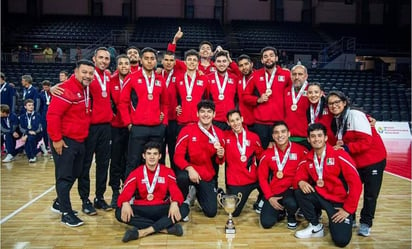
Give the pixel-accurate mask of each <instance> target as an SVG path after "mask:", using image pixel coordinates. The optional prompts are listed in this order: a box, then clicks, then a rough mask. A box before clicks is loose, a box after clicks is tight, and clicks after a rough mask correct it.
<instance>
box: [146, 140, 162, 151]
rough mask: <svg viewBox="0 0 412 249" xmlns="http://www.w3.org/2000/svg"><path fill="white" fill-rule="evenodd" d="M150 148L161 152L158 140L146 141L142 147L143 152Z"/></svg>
mask: <svg viewBox="0 0 412 249" xmlns="http://www.w3.org/2000/svg"><path fill="white" fill-rule="evenodd" d="M151 149H157V150H158V151H159V153H162V145H161V144H160V143H158V142H154V141H149V142H147V143H146V144H145V145H144V147H143V153H146V151H148V150H151Z"/></svg>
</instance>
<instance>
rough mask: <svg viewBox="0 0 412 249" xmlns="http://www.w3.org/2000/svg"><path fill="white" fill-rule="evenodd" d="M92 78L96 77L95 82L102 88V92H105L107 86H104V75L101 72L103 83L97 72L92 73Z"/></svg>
mask: <svg viewBox="0 0 412 249" xmlns="http://www.w3.org/2000/svg"><path fill="white" fill-rule="evenodd" d="M94 76H96V79H97V81H98V82H99V85H100V87H101V88H102V92H106V91H107V85H106V75H105V74H104V72H103V81H102V78H100V75H99V73H98V72H97V71H94Z"/></svg>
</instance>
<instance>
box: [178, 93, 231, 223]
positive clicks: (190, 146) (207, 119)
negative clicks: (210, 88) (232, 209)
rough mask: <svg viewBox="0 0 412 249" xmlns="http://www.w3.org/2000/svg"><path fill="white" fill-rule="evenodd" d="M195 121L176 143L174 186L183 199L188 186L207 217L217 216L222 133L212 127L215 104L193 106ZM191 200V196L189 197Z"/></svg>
mask: <svg viewBox="0 0 412 249" xmlns="http://www.w3.org/2000/svg"><path fill="white" fill-rule="evenodd" d="M197 109H198V117H199V121H198V123H196V124H190V125H187V126H185V127H184V128H183V129H182V130H181V131H180V133H179V136H178V138H177V143H176V151H175V157H174V160H175V164H176V166H177V167H179V169H180V170H178V173H177V184H178V185H179V188H180V190H181V191H182V193H183V196H187V194H188V191H189V184H192V185H194V186H195V188H196V192H197V194H196V196H197V200H198V202H199V204H200V206H201V208H202V211H203V213H204V214H205V215H206V216H207V217H215V216H216V213H217V193H216V191H217V190H216V170H215V168H216V167H219V165H220V164H223V163H224V161H225V148H224V146H225V141H224V135H223V132H222V131H221V130H220V129H219V128H218V127H216V126H214V125H213V123H212V121H213V118H214V117H215V104H214V103H213V102H212V101H211V100H202V101H200V102H199V103H198V105H197ZM190 197H192V198H193V196H190Z"/></svg>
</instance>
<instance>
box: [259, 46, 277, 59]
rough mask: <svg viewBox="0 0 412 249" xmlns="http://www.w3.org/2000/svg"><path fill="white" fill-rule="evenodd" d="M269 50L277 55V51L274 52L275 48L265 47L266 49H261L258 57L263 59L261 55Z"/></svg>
mask: <svg viewBox="0 0 412 249" xmlns="http://www.w3.org/2000/svg"><path fill="white" fill-rule="evenodd" d="M269 50H271V51H273V52H274V53H275V55H276V56H277V55H278V51H277V50H276V48H275V47H271V46H267V47H264V48H262V50H260V57H261V58H263V53H264V52H266V51H269Z"/></svg>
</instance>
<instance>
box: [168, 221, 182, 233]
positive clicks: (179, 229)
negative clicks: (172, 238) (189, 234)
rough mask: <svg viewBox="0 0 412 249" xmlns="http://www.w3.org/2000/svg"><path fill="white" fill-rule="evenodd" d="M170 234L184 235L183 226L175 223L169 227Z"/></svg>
mask: <svg viewBox="0 0 412 249" xmlns="http://www.w3.org/2000/svg"><path fill="white" fill-rule="evenodd" d="M167 233H168V234H174V235H176V236H182V235H183V228H182V226H181V225H180V224H174V225H173V226H171V227H169V228H168V229H167Z"/></svg>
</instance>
